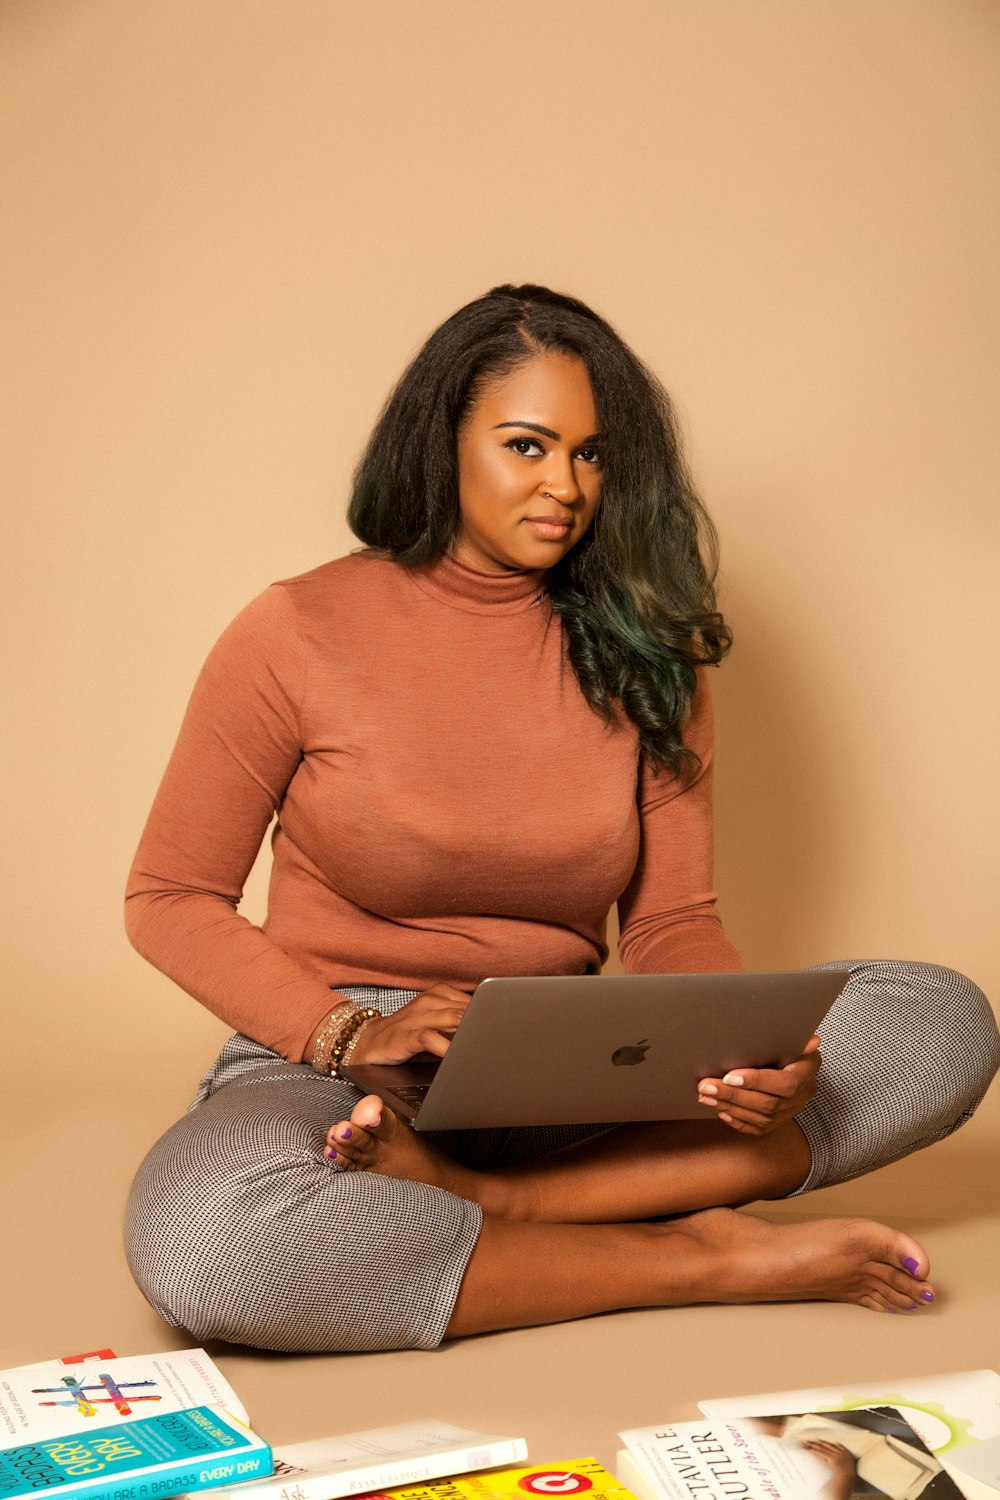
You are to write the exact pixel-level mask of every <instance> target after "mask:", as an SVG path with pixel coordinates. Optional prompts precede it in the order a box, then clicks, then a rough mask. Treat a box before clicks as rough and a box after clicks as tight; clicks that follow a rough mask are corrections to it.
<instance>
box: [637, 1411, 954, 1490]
mask: <svg viewBox="0 0 1000 1500" xmlns="http://www.w3.org/2000/svg"><path fill="white" fill-rule="evenodd" d="M620 1436H621V1438H622V1440H623V1442H624V1443H625V1445H626V1446H625V1461H624V1462H621V1463H620V1465H619V1473H620V1474H621V1475H622V1476H623V1477H624V1475H625V1474H630V1475H633V1476H635V1477H637V1478H638V1479H639V1480H640V1484H641V1487H642V1488H643V1490H644V1493H643V1500H651V1497H655V1500H734V1497H752V1500H813V1497H815V1500H860V1497H862V1496H865V1497H874V1496H878V1497H884V1500H920V1497H921V1496H923V1495H926V1496H927V1500H931V1496H933V1497H934V1500H963V1496H962V1491H961V1490H960V1489H959V1488H958V1487H957V1486H956V1484H955V1483H954V1481H953V1480H952V1479H951V1477H950V1476H949V1475H948V1473H947V1472H946V1471H945V1469H944V1466H943V1465H942V1464H941V1462H940V1460H939V1459H937V1458H935V1457H934V1455H933V1454H932V1453H931V1452H930V1450H929V1449H928V1448H927V1446H926V1444H925V1443H923V1442H922V1441H921V1440H920V1438H919V1437H918V1436H917V1434H916V1433H915V1432H914V1430H913V1428H912V1427H911V1426H910V1425H909V1423H908V1422H906V1421H905V1419H904V1418H903V1417H902V1416H901V1415H900V1413H899V1412H898V1411H895V1410H894V1409H893V1408H892V1407H871V1408H868V1409H860V1408H859V1409H856V1410H853V1411H842V1412H825V1413H817V1412H805V1413H803V1412H794V1413H788V1414H785V1415H780V1416H775V1415H768V1416H757V1417H748V1418H736V1419H733V1420H722V1419H714V1418H713V1419H706V1420H704V1421H701V1422H680V1423H674V1424H667V1425H664V1426H662V1427H644V1428H633V1429H631V1430H630V1431H628V1432H623V1433H621V1434H620Z"/></svg>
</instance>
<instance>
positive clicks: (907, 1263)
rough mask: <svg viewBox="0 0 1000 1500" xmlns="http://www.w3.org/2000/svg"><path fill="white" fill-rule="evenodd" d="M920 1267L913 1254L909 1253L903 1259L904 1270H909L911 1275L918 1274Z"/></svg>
mask: <svg viewBox="0 0 1000 1500" xmlns="http://www.w3.org/2000/svg"><path fill="white" fill-rule="evenodd" d="M918 1269H919V1267H918V1266H917V1263H916V1261H915V1260H914V1259H913V1256H912V1255H908V1256H907V1257H906V1259H905V1260H904V1261H903V1270H904V1271H909V1273H910V1275H911V1276H916V1274H917V1271H918Z"/></svg>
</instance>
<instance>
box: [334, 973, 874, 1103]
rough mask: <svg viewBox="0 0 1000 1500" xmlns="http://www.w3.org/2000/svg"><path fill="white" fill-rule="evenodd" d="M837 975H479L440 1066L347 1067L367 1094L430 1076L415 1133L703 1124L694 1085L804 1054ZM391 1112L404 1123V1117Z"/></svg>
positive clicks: (843, 976) (838, 985) (840, 983)
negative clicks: (393, 1082) (697, 1121)
mask: <svg viewBox="0 0 1000 1500" xmlns="http://www.w3.org/2000/svg"><path fill="white" fill-rule="evenodd" d="M848 978H849V973H848V971H846V970H820V971H807V972H803V971H792V972H780V973H759V974H625V975H622V974H600V975H597V974H594V975H581V976H570V977H567V976H556V977H544V978H516V979H484V980H483V982H482V983H481V984H480V985H479V987H478V988H477V990H476V992H475V994H474V995H473V997H472V999H471V1000H470V1002H469V1007H468V1009H467V1011H466V1013H465V1015H464V1017H463V1018H462V1023H461V1025H460V1026H459V1028H458V1030H457V1032H456V1033H455V1036H454V1037H453V1039H452V1042H451V1045H450V1047H449V1048H448V1051H447V1053H446V1055H445V1056H444V1058H442V1059H441V1061H440V1063H439V1064H438V1065H437V1066H436V1071H435V1067H434V1065H433V1064H423V1063H421V1064H418V1065H416V1066H414V1065H412V1064H404V1065H402V1066H401V1067H400V1068H399V1069H397V1068H392V1067H385V1066H378V1065H365V1064H349V1065H348V1067H347V1068H345V1070H344V1072H345V1076H346V1077H347V1078H349V1079H350V1080H351V1082H353V1083H355V1084H356V1085H357V1086H358V1087H359V1088H363V1089H365V1090H366V1092H370V1093H377V1094H380V1095H381V1096H382V1097H383V1098H386V1102H387V1103H388V1104H389V1105H390V1107H392V1108H394V1109H395V1108H396V1107H397V1106H396V1104H395V1103H394V1101H393V1099H392V1097H391V1096H390V1095H389V1093H388V1089H389V1088H391V1080H392V1078H393V1076H395V1077H396V1078H397V1079H398V1080H400V1081H401V1082H403V1083H404V1084H406V1083H413V1082H415V1081H416V1080H417V1079H420V1080H422V1081H423V1082H424V1083H426V1082H427V1081H428V1079H430V1077H431V1074H432V1073H433V1080H432V1081H431V1084H430V1088H429V1090H428V1091H427V1093H426V1096H425V1098H424V1101H423V1104H422V1105H421V1107H420V1109H419V1113H418V1114H417V1117H416V1119H415V1120H414V1121H413V1123H414V1126H415V1128H416V1129H418V1130H464V1129H465V1130H467V1129H485V1128H487V1127H489V1126H497V1125H499V1126H504V1125H557V1124H579V1125H584V1124H608V1123H614V1122H617V1121H631V1120H684V1119H708V1118H710V1114H709V1111H708V1110H707V1109H706V1108H705V1106H704V1105H699V1104H698V1102H697V1084H698V1080H699V1079H700V1078H721V1077H722V1076H723V1075H724V1074H725V1073H727V1072H729V1071H731V1070H732V1069H733V1068H740V1067H744V1068H750V1067H769V1066H770V1067H775V1066H778V1067H780V1066H782V1065H783V1064H784V1063H787V1062H791V1061H792V1060H793V1059H794V1058H796V1057H799V1056H800V1055H801V1053H802V1048H803V1047H804V1046H805V1044H806V1042H807V1041H808V1039H809V1037H810V1036H811V1035H812V1033H813V1032H814V1031H815V1030H816V1029H817V1027H818V1025H819V1022H820V1021H821V1020H822V1018H823V1016H824V1015H825V1014H826V1012H827V1011H828V1010H829V1008H830V1006H831V1005H832V1004H833V1001H834V1000H835V999H836V997H837V995H838V994H839V993H840V991H841V990H842V989H843V987H844V985H845V984H846V982H847V980H848ZM398 1112H400V1113H402V1114H404V1115H405V1116H410V1115H411V1114H412V1110H410V1109H400V1110H399V1111H398Z"/></svg>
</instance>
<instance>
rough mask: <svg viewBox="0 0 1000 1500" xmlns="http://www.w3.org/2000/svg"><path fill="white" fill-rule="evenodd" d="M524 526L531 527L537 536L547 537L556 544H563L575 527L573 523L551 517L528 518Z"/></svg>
mask: <svg viewBox="0 0 1000 1500" xmlns="http://www.w3.org/2000/svg"><path fill="white" fill-rule="evenodd" d="M524 524H525V525H526V526H530V527H531V529H532V531H533V532H534V533H535V535H536V536H542V537H547V538H548V539H549V540H550V541H555V542H561V541H562V539H563V537H564V536H565V535H566V533H567V532H568V531H570V530H571V529H572V526H573V522H572V521H559V520H556V519H555V517H551V518H550V517H549V516H526V517H525V521H524Z"/></svg>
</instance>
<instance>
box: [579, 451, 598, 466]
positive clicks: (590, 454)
mask: <svg viewBox="0 0 1000 1500" xmlns="http://www.w3.org/2000/svg"><path fill="white" fill-rule="evenodd" d="M577 457H578V458H582V459H583V461H584V463H585V464H593V466H594V468H595V469H599V468H600V467H601V462H602V454H601V450H600V448H581V449H580V451H579V453H578V454H577Z"/></svg>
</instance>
